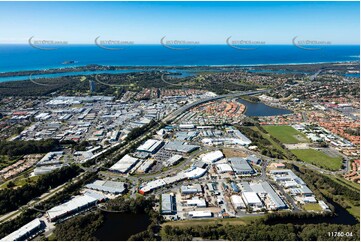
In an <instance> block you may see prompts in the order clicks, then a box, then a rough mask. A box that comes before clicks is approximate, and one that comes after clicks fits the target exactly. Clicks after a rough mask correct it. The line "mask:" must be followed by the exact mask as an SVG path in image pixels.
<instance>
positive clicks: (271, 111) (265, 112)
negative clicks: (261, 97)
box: [237, 98, 292, 116]
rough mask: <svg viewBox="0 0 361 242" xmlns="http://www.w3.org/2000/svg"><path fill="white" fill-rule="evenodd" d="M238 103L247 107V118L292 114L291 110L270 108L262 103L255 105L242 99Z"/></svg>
mask: <svg viewBox="0 0 361 242" xmlns="http://www.w3.org/2000/svg"><path fill="white" fill-rule="evenodd" d="M237 102H239V103H242V104H244V105H245V106H246V112H245V115H247V116H277V115H283V114H291V113H292V111H291V110H288V109H281V108H274V107H270V106H268V105H266V104H264V103H261V102H257V103H253V102H248V101H246V100H244V99H240V98H239V99H237Z"/></svg>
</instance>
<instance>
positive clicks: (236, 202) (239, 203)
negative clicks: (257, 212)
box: [231, 195, 246, 209]
mask: <svg viewBox="0 0 361 242" xmlns="http://www.w3.org/2000/svg"><path fill="white" fill-rule="evenodd" d="M231 203H232V205H233V207H234V208H235V209H243V208H246V205H245V204H244V202H243V200H242V197H241V196H239V195H232V196H231Z"/></svg>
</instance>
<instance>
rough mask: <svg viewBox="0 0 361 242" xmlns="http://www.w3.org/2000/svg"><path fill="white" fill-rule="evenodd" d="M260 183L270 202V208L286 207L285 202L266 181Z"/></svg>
mask: <svg viewBox="0 0 361 242" xmlns="http://www.w3.org/2000/svg"><path fill="white" fill-rule="evenodd" d="M261 185H262V187H263V189H264V190H265V192H266V193H267V196H268V198H269V200H270V202H271V204H269V208H270V209H272V210H278V209H284V208H287V206H286V204H285V203H284V202H283V201H282V199H281V198H280V197H279V196H278V194H277V193H276V192H275V191H274V189H273V188H272V187H271V185H270V184H269V183H268V182H262V183H261Z"/></svg>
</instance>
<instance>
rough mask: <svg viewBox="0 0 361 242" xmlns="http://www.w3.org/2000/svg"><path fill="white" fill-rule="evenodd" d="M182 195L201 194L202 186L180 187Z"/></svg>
mask: <svg viewBox="0 0 361 242" xmlns="http://www.w3.org/2000/svg"><path fill="white" fill-rule="evenodd" d="M180 190H181V193H182V194H195V193H201V192H202V186H201V185H200V184H195V185H188V186H181V189H180Z"/></svg>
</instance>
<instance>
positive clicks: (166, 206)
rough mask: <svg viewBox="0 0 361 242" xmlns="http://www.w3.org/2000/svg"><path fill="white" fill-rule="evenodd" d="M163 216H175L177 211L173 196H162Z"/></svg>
mask: <svg viewBox="0 0 361 242" xmlns="http://www.w3.org/2000/svg"><path fill="white" fill-rule="evenodd" d="M161 197H162V203H161V214H174V213H175V212H176V211H177V209H176V202H175V196H173V195H172V194H162V196H161Z"/></svg>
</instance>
